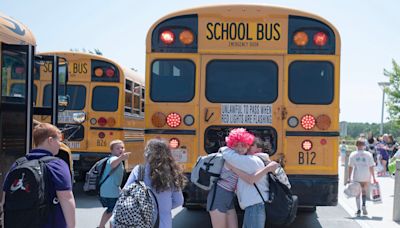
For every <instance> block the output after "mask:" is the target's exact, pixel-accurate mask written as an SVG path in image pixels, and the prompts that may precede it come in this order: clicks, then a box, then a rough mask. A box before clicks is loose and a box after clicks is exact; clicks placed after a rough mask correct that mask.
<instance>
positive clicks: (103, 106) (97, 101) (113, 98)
mask: <svg viewBox="0 0 400 228" xmlns="http://www.w3.org/2000/svg"><path fill="white" fill-rule="evenodd" d="M118 97H119V89H118V87H112V86H97V87H95V88H94V89H93V98H92V109H93V110H94V111H102V112H114V111H117V110H118Z"/></svg>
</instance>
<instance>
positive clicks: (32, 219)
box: [4, 156, 58, 228]
mask: <svg viewBox="0 0 400 228" xmlns="http://www.w3.org/2000/svg"><path fill="white" fill-rule="evenodd" d="M56 159H58V158H56V157H53V156H44V157H42V158H40V159H34V160H28V159H27V158H26V157H22V158H19V159H18V160H17V161H16V162H15V167H14V169H13V170H12V171H11V172H10V173H9V174H8V175H7V182H6V183H7V185H6V186H5V192H6V196H5V203H4V228H20V227H21V228H22V227H31V228H36V227H42V226H43V225H44V224H45V223H46V222H47V221H48V218H49V214H50V213H51V212H52V209H53V208H54V205H55V204H57V203H58V201H57V199H56V198H55V199H50V196H49V185H50V179H49V178H50V177H49V174H48V170H47V167H46V163H47V162H50V161H53V160H56Z"/></svg>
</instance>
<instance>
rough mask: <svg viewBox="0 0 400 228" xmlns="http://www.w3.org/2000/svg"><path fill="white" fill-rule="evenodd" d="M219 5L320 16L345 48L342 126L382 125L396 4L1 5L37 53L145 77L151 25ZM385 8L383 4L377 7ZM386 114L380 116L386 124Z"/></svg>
mask: <svg viewBox="0 0 400 228" xmlns="http://www.w3.org/2000/svg"><path fill="white" fill-rule="evenodd" d="M219 3H263V4H269V5H275V6H284V7H289V8H294V9H299V10H303V11H307V12H310V13H314V14H317V15H320V16H322V17H324V18H325V19H327V20H328V21H329V22H331V23H332V24H333V25H334V26H335V27H336V28H337V29H338V31H339V33H340V36H341V42H342V49H341V53H342V58H341V82H340V90H341V94H340V118H339V119H340V121H348V122H368V123H380V121H381V113H382V112H381V108H382V95H383V92H382V90H381V89H380V88H379V86H378V82H382V81H388V78H387V77H385V76H384V75H383V70H384V69H387V70H392V60H395V61H397V62H398V63H400V29H399V28H400V14H399V13H398V10H399V9H400V1H398V0H384V1H378V0H375V1H372V0H351V1H348V0H323V1H315V0H279V1H278V0H264V1H259V0H251V1H245V0H239V1H237V0H230V1H226V0H220V1H216V0H214V1H212V0H201V1H199V0H190V1H179V0H159V1H153V0H147V1H138V0H113V1H111V0H108V1H106V0H68V1H54V0H1V3H0V11H1V12H2V13H4V14H6V15H8V16H11V17H13V18H14V19H17V20H18V21H20V22H21V23H23V24H25V25H26V26H28V28H30V29H31V31H32V32H33V34H34V35H35V37H36V41H37V50H38V51H39V52H45V51H57V50H59V51H65V50H70V49H71V48H73V49H80V50H81V49H83V48H85V49H86V50H93V49H100V50H101V51H102V52H103V55H104V56H105V57H108V58H110V59H113V60H115V61H117V62H119V63H120V64H122V65H123V66H126V67H132V68H135V69H137V70H138V72H139V73H141V74H144V73H145V39H146V35H147V31H148V29H149V28H150V26H151V25H152V24H153V23H154V22H155V21H156V20H158V19H159V18H161V17H163V16H165V15H166V14H169V13H171V12H174V11H177V10H182V9H186V8H192V7H196V6H202V5H209V4H219ZM382 3H384V4H382ZM387 117H388V114H387V113H386V111H385V113H384V119H385V120H384V121H385V122H386V121H387Z"/></svg>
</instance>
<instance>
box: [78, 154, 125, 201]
mask: <svg viewBox="0 0 400 228" xmlns="http://www.w3.org/2000/svg"><path fill="white" fill-rule="evenodd" d="M109 159H110V157H109V156H108V157H105V158H102V159H100V160H99V161H97V162H96V163H95V164H94V165H93V166H92V168H90V170H89V171H88V172H86V178H85V183H84V184H83V191H84V192H86V193H91V194H97V195H100V187H101V186H102V185H103V184H104V182H105V181H106V180H107V179H108V178H109V177H110V176H111V174H113V173H114V172H115V170H117V168H118V167H119V165H118V166H117V167H115V168H113V169H111V170H110V172H109V173H108V174H107V176H106V177H105V178H104V179H103V180H102V181H100V180H101V178H102V177H103V174H104V170H105V169H106V164H107V161H108V160H109Z"/></svg>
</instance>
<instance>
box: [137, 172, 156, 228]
mask: <svg viewBox="0 0 400 228" xmlns="http://www.w3.org/2000/svg"><path fill="white" fill-rule="evenodd" d="M145 169H146V168H145V166H144V165H143V164H140V165H139V173H138V179H137V180H136V181H144V175H145V171H146V170H145ZM147 190H148V191H149V192H150V194H151V195H152V196H153V199H154V201H156V206H157V220H156V223H155V224H154V226H153V227H155V228H157V227H159V224H160V208H159V207H158V200H157V197H156V195H155V194H154V192H153V191H152V190H151V189H150V188H149V187H147Z"/></svg>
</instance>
